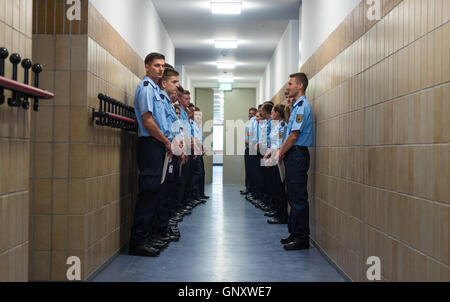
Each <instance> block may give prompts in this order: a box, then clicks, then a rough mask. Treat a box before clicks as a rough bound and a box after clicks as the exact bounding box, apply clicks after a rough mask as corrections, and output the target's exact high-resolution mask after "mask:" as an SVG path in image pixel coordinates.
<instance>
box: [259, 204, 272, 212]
mask: <svg viewBox="0 0 450 302" xmlns="http://www.w3.org/2000/svg"><path fill="white" fill-rule="evenodd" d="M260 209H261V210H263V211H264V212H269V211H270V208H269V207H267V206H265V205H262V206H261V207H260Z"/></svg>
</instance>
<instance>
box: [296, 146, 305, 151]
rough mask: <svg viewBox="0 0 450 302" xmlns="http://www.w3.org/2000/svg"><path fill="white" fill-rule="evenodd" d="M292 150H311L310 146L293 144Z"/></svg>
mask: <svg viewBox="0 0 450 302" xmlns="http://www.w3.org/2000/svg"><path fill="white" fill-rule="evenodd" d="M292 150H302V151H306V150H309V149H308V147H305V146H293V147H292Z"/></svg>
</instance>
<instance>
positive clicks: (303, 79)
mask: <svg viewBox="0 0 450 302" xmlns="http://www.w3.org/2000/svg"><path fill="white" fill-rule="evenodd" d="M289 77H290V78H295V80H296V81H297V84H300V83H302V84H303V91H306V89H307V88H308V83H309V81H308V77H307V76H306V74H305V73H303V72H298V73H293V74H291V75H290V76H289Z"/></svg>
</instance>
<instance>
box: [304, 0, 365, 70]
mask: <svg viewBox="0 0 450 302" xmlns="http://www.w3.org/2000/svg"><path fill="white" fill-rule="evenodd" d="M360 2H361V0H303V1H302V15H301V16H300V20H301V37H302V40H301V45H302V49H301V58H300V62H301V65H303V64H304V63H305V62H306V61H307V60H308V59H309V58H310V57H311V55H313V54H314V52H315V51H316V50H317V49H318V48H319V47H320V45H322V43H323V42H324V41H325V40H326V39H327V38H328V36H329V35H330V34H331V33H332V32H333V31H334V30H335V29H336V28H337V26H338V25H339V24H340V23H341V22H342V21H343V20H344V18H345V17H346V16H347V15H348V14H349V13H350V12H351V11H352V10H353V9H354V8H355V7H356V6H357V5H358V4H359V3H360ZM301 65H300V66H301Z"/></svg>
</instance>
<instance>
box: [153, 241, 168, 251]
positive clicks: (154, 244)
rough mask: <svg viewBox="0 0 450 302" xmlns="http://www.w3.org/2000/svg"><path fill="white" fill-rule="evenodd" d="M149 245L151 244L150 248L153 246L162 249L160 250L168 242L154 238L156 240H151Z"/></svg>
mask: <svg viewBox="0 0 450 302" xmlns="http://www.w3.org/2000/svg"><path fill="white" fill-rule="evenodd" d="M150 245H151V247H152V248H155V249H157V250H160V251H162V250H163V249H165V248H166V247H167V246H168V245H169V244H168V243H167V242H165V241H159V240H156V241H153V242H152V243H151V244H150Z"/></svg>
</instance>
